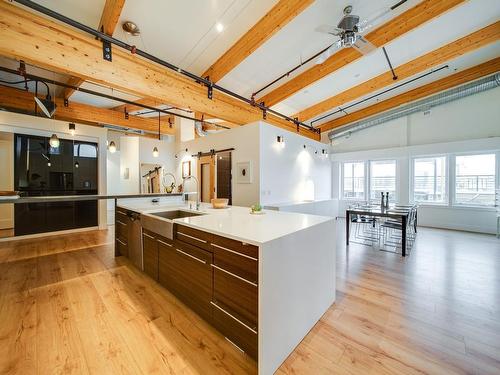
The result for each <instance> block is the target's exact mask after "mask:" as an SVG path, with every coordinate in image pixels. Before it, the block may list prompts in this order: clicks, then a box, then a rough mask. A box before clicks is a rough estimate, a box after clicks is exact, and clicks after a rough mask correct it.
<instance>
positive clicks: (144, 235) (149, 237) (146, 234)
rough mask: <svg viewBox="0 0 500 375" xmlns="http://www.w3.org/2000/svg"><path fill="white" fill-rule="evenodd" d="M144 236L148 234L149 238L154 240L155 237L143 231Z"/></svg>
mask: <svg viewBox="0 0 500 375" xmlns="http://www.w3.org/2000/svg"><path fill="white" fill-rule="evenodd" d="M142 235H143V236H146V237H148V238H151V239H152V240H154V239H155V238H154V237H153V236H151V235H150V234H147V233H143V234H142Z"/></svg>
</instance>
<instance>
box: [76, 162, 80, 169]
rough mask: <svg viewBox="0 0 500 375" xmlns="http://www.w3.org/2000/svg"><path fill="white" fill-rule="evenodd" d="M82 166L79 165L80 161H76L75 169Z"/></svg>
mask: <svg viewBox="0 0 500 375" xmlns="http://www.w3.org/2000/svg"><path fill="white" fill-rule="evenodd" d="M79 166H80V163H78V160H77V161H75V168H78V167H79Z"/></svg>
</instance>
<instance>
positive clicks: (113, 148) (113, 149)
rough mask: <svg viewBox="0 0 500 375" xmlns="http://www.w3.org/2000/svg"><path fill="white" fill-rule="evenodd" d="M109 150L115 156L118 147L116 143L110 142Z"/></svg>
mask: <svg viewBox="0 0 500 375" xmlns="http://www.w3.org/2000/svg"><path fill="white" fill-rule="evenodd" d="M108 150H109V152H111V153H112V154H114V153H115V152H116V145H115V142H114V141H111V142H109V146H108Z"/></svg>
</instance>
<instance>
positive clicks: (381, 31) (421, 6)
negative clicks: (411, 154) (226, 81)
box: [257, 0, 465, 106]
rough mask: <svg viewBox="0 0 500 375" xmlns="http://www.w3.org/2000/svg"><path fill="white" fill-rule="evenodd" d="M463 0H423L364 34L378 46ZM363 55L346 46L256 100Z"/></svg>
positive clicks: (270, 100) (294, 88)
mask: <svg viewBox="0 0 500 375" xmlns="http://www.w3.org/2000/svg"><path fill="white" fill-rule="evenodd" d="M464 1H465V0H440V1H435V0H423V1H421V2H420V3H418V4H417V5H415V6H414V7H413V8H411V9H409V10H407V11H406V12H403V13H402V14H401V15H399V16H397V17H395V18H394V19H392V20H390V21H388V22H386V23H385V24H383V25H382V26H380V27H378V28H377V29H375V30H374V31H372V32H370V33H368V34H367V35H366V37H365V38H366V39H367V40H369V41H370V42H371V43H372V44H374V45H375V46H377V47H382V46H384V45H386V44H387V43H389V42H391V41H393V40H394V39H396V38H398V37H400V36H401V35H403V34H405V33H407V32H409V31H411V30H413V29H415V28H417V27H419V26H421V25H422V24H424V23H426V22H428V21H430V20H432V19H434V18H436V17H439V16H440V15H442V14H443V13H445V12H447V11H449V10H450V9H452V8H454V7H455V6H457V5H459V4H461V3H463V2H464ZM362 56H363V55H362V54H360V53H359V52H358V51H356V50H355V49H353V48H345V49H342V50H340V51H338V52H337V53H335V54H333V55H332V56H331V57H330V58H329V59H327V60H326V61H325V62H324V63H323V64H319V65H314V66H312V67H311V68H309V69H307V70H306V71H305V72H303V73H301V74H299V75H297V76H296V77H295V78H293V79H291V80H289V81H288V82H285V83H284V84H283V85H281V86H279V87H277V88H276V89H274V90H272V91H271V92H269V93H268V94H266V95H264V96H262V97H261V98H259V99H258V100H257V101H258V102H259V103H260V102H262V101H263V102H264V103H266V105H268V106H273V105H275V104H277V103H279V102H282V101H283V100H285V99H287V98H289V97H290V96H292V95H293V94H295V93H297V92H299V91H300V90H302V89H304V88H306V87H307V86H309V85H312V84H313V83H314V82H316V81H318V80H320V79H322V78H324V77H326V76H327V75H329V74H332V73H333V72H335V71H337V70H338V69H340V68H342V67H344V66H346V65H348V64H350V63H352V62H354V61H356V60H358V59H359V58H361V57H362Z"/></svg>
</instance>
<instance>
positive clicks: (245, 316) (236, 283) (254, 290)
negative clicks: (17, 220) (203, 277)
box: [213, 265, 258, 330]
mask: <svg viewBox="0 0 500 375" xmlns="http://www.w3.org/2000/svg"><path fill="white" fill-rule="evenodd" d="M213 278H214V293H213V301H214V302H215V303H217V304H218V305H220V306H221V307H223V308H224V309H225V310H227V311H228V312H229V313H231V314H233V315H234V316H235V317H236V318H238V319H240V320H242V321H243V322H244V323H246V324H247V325H248V326H250V328H252V329H254V330H257V319H258V309H257V307H258V287H257V285H256V284H252V283H249V282H248V281H245V280H243V279H241V278H239V277H237V276H235V275H232V274H230V273H228V272H227V271H226V270H224V269H222V268H219V267H217V266H216V265H214V266H213Z"/></svg>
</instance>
